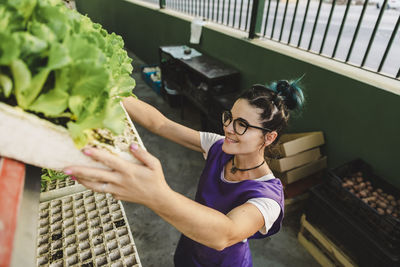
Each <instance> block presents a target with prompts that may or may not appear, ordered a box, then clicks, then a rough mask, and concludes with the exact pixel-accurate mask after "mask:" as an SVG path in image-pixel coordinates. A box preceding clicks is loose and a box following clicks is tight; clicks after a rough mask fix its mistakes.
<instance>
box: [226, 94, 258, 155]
mask: <svg viewBox="0 0 400 267" xmlns="http://www.w3.org/2000/svg"><path fill="white" fill-rule="evenodd" d="M261 112H262V110H261V109H259V108H256V107H253V106H251V105H250V104H249V102H248V101H247V100H245V99H238V100H237V101H236V102H235V104H234V105H233V107H232V109H231V113H232V122H231V123H230V124H229V125H228V126H224V132H225V140H224V143H223V145H222V150H223V151H224V152H225V153H227V154H235V155H238V154H251V153H254V152H259V151H260V148H261V147H262V145H263V143H264V134H263V131H262V130H260V129H256V128H252V127H248V128H247V130H246V132H245V133H244V134H243V135H239V134H237V133H235V131H234V129H233V121H234V120H235V119H238V118H241V119H243V120H245V121H247V122H248V124H250V125H253V126H258V127H262V125H261V123H260V121H259V118H260V116H259V114H260V113H261ZM262 152H263V151H262Z"/></svg>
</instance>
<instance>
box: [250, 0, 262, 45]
mask: <svg viewBox="0 0 400 267" xmlns="http://www.w3.org/2000/svg"><path fill="white" fill-rule="evenodd" d="M264 4H265V0H253V7H252V9H251V17H250V28H249V39H254V37H256V32H260V31H261V24H262V16H263V11H264Z"/></svg>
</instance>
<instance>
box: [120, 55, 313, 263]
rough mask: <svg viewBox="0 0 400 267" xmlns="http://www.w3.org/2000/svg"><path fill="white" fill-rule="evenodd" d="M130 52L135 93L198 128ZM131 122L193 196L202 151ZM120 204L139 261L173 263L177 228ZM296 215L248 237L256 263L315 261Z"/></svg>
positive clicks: (170, 177)
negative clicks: (146, 77)
mask: <svg viewBox="0 0 400 267" xmlns="http://www.w3.org/2000/svg"><path fill="white" fill-rule="evenodd" d="M130 56H131V58H133V66H134V73H133V76H134V78H135V80H136V83H137V85H136V88H135V89H134V93H135V94H136V95H137V96H138V98H139V99H141V100H143V101H145V102H147V103H149V104H151V105H153V106H155V107H156V108H157V109H158V110H160V111H161V112H162V113H163V114H164V115H166V116H167V117H168V118H170V119H172V120H174V121H176V122H178V123H181V124H184V125H186V126H188V127H191V128H193V129H197V130H200V116H199V113H198V111H197V110H195V109H194V108H193V107H192V106H191V105H186V106H185V119H184V120H181V118H180V109H179V108H171V107H170V106H169V104H168V103H167V102H166V101H165V100H164V99H163V98H162V97H161V96H159V95H157V94H156V93H155V92H154V91H153V90H152V89H151V88H150V87H149V86H148V85H147V84H146V83H145V82H144V81H143V80H142V78H141V76H140V66H142V65H144V64H145V63H144V62H143V61H141V60H140V59H138V58H137V57H136V56H135V55H134V54H132V53H130ZM135 126H136V128H137V130H138V132H139V135H140V137H141V139H142V140H143V142H144V145H145V146H146V148H147V150H148V151H149V152H150V153H152V154H153V155H155V156H156V157H158V158H159V159H160V161H161V163H162V166H163V170H164V174H165V178H166V180H167V182H168V184H169V185H170V187H171V188H172V189H174V190H175V191H177V192H179V193H181V194H183V195H185V196H187V197H189V198H192V199H193V198H194V195H195V192H196V187H197V182H198V179H199V177H200V174H201V171H202V169H203V167H204V163H205V161H204V158H203V157H202V155H201V154H200V153H198V152H195V151H191V150H189V149H186V148H184V147H182V146H179V145H177V144H175V143H172V142H170V141H168V140H166V139H163V138H161V137H159V136H156V135H154V134H152V133H150V132H149V131H147V130H146V129H144V128H142V127H140V126H139V125H135ZM124 207H125V211H126V215H127V217H128V220H129V223H130V227H131V230H132V234H133V237H134V240H135V243H136V246H137V249H138V253H139V257H140V259H141V262H142V265H143V267H153V266H154V267H158V266H163V267H170V266H173V254H174V251H175V247H176V244H177V241H178V238H179V236H180V233H179V232H178V231H177V230H176V229H175V228H174V227H172V226H171V225H169V224H168V223H166V222H165V221H163V220H162V219H161V218H160V217H158V216H157V215H156V214H155V213H154V212H152V211H151V210H150V209H148V208H146V207H143V206H140V205H137V204H133V203H126V202H125V203H124ZM300 215H301V210H298V211H293V212H290V213H289V214H286V215H285V219H284V221H283V228H282V230H281V231H280V232H279V233H277V234H276V235H274V236H273V237H271V238H267V239H261V240H254V241H250V246H251V249H252V255H253V262H254V266H255V267H264V266H274V267H279V266H296V267H301V266H307V267H313V266H319V264H318V263H317V262H316V261H315V260H314V258H313V257H312V256H311V255H310V254H309V253H308V252H307V251H306V250H305V249H304V248H303V247H302V246H301V245H300V244H299V243H298V241H297V233H298V230H299V227H300V225H299V221H300Z"/></svg>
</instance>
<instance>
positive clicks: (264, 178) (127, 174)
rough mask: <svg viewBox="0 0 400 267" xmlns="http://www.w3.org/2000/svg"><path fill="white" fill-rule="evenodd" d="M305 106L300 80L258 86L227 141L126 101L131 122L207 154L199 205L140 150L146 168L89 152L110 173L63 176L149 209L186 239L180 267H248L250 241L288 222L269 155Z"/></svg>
mask: <svg viewBox="0 0 400 267" xmlns="http://www.w3.org/2000/svg"><path fill="white" fill-rule="evenodd" d="M303 101H304V97H303V94H302V91H301V89H300V88H299V87H298V86H297V81H295V82H287V81H280V82H278V83H273V84H272V85H271V86H270V87H265V86H261V85H255V86H253V87H251V88H250V89H249V90H248V91H246V92H245V93H244V94H243V95H242V96H240V97H239V99H238V100H237V101H236V102H235V104H234V105H233V107H232V110H231V111H229V112H226V113H224V115H223V117H222V122H223V125H224V133H225V136H221V135H217V134H213V133H207V132H198V131H195V130H192V129H190V128H187V127H185V126H183V125H180V124H177V123H175V122H173V121H171V120H169V119H167V118H166V117H165V116H164V115H162V114H161V113H160V112H159V111H158V110H156V109H155V108H153V107H151V106H150V105H148V104H146V103H144V102H142V101H140V100H138V99H135V98H132V97H130V98H126V99H125V100H124V106H125V108H126V110H127V111H128V113H129V115H130V116H131V118H132V120H133V121H135V122H137V123H139V124H140V125H142V126H144V127H145V128H147V129H149V130H150V131H152V132H154V133H156V134H158V135H160V136H162V137H165V138H168V139H170V140H172V141H174V142H176V143H178V144H181V145H183V146H185V147H188V148H190V149H193V150H195V151H199V152H201V153H203V154H204V155H205V157H206V163H205V167H204V170H203V173H202V175H201V177H200V181H199V185H198V189H197V193H196V197H195V201H193V200H191V199H188V198H186V197H185V196H183V195H181V194H178V193H177V192H174V191H173V190H172V189H171V188H170V187H169V186H168V184H167V183H166V181H165V178H164V174H163V171H162V166H161V164H160V161H159V160H158V159H157V158H156V157H154V156H153V155H151V154H150V153H148V152H147V151H145V150H143V149H141V148H139V147H138V146H137V145H132V146H131V152H132V154H133V156H134V157H136V158H137V159H138V160H139V161H140V162H141V164H135V163H131V162H128V161H125V160H123V159H121V158H118V157H116V156H113V155H111V154H109V153H107V152H105V151H102V150H99V149H94V148H86V149H85V150H84V153H85V155H87V156H89V157H91V158H92V159H94V160H97V161H100V162H101V163H103V164H105V165H107V166H108V167H109V168H110V170H104V169H96V168H87V167H82V166H70V167H68V168H66V169H65V170H64V171H65V173H67V174H70V175H74V176H75V177H76V178H77V179H78V181H79V182H80V183H82V184H83V185H85V186H86V187H89V188H92V189H93V190H96V191H101V192H108V193H111V194H113V195H114V196H115V197H116V198H117V199H121V200H125V201H131V202H135V203H139V204H143V205H145V206H147V207H148V208H150V209H152V210H153V211H154V212H155V213H157V214H158V215H159V216H160V217H162V218H163V219H164V220H166V221H167V222H169V223H170V224H171V225H173V226H174V227H175V228H176V229H178V230H179V231H180V232H181V233H182V236H181V239H180V241H179V243H178V246H177V248H176V252H175V257H174V261H175V266H182V267H188V266H189V267H190V266H243V267H249V266H252V258H251V253H250V248H249V244H248V242H247V239H253V238H255V239H257V238H264V237H267V236H271V235H273V234H275V233H277V232H278V231H279V229H280V228H281V225H282V220H283V211H284V204H283V203H284V199H283V189H282V184H281V182H280V180H279V179H278V178H276V177H275V176H274V175H273V173H272V172H271V170H270V168H269V167H268V165H267V164H266V163H265V161H264V150H265V148H266V147H268V146H269V145H271V144H273V143H274V142H276V140H277V139H278V137H279V134H280V133H281V132H282V131H283V130H284V127H285V126H286V125H287V122H288V118H289V109H297V108H300V107H301V105H302V103H303ZM229 170H230V171H229Z"/></svg>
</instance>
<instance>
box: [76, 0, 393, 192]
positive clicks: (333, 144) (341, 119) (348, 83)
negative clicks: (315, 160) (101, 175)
mask: <svg viewBox="0 0 400 267" xmlns="http://www.w3.org/2000/svg"><path fill="white" fill-rule="evenodd" d="M77 7H78V10H80V11H81V12H82V13H84V14H85V13H88V14H89V17H91V18H92V19H93V20H94V21H96V22H99V23H101V24H102V25H103V26H104V27H105V28H106V29H108V30H110V31H115V32H116V33H118V34H121V35H122V36H123V38H124V40H125V43H126V46H127V47H128V48H129V49H130V50H132V51H133V52H134V53H135V54H136V55H138V56H139V57H140V58H142V59H143V60H144V61H146V62H147V63H157V62H158V47H159V46H160V45H180V44H187V45H190V44H189V34H190V23H189V22H187V21H183V20H181V19H178V18H175V17H172V16H169V15H166V14H163V13H161V12H159V11H158V10H152V9H149V8H146V7H142V6H140V5H137V4H134V3H131V2H127V1H124V0H113V1H109V0H78V1H77ZM191 46H192V47H194V48H195V49H197V50H199V51H201V52H202V53H204V54H207V55H210V56H213V57H215V58H218V59H219V60H221V61H223V62H225V63H227V64H229V65H231V66H233V67H236V68H237V69H239V70H240V72H241V74H242V82H241V87H242V88H246V87H248V86H250V85H251V84H253V83H265V82H270V81H272V80H277V79H291V78H296V77H299V76H301V75H302V74H303V73H306V77H305V78H304V79H303V86H304V88H305V89H304V90H305V94H306V99H307V105H306V106H305V108H304V110H303V112H302V114H301V116H296V117H293V118H292V121H291V126H290V128H289V131H291V132H302V131H316V130H321V131H323V132H324V134H325V139H326V145H325V147H324V153H325V154H326V155H327V156H328V164H329V167H331V168H332V167H336V166H339V165H340V164H342V163H345V162H347V161H350V160H352V159H354V158H356V157H360V158H362V159H364V160H365V161H367V162H369V163H370V164H372V165H373V167H374V169H375V170H376V172H377V174H378V175H380V176H381V177H382V178H385V179H387V180H388V181H389V182H391V183H393V184H395V185H396V186H397V187H399V188H400V176H399V174H398V173H399V172H400V167H399V166H400V164H399V160H400V156H399V153H400V140H399V139H400V112H399V111H400V96H398V95H395V94H392V93H389V92H387V91H383V90H380V89H378V88H375V87H373V86H370V85H368V84H364V83H361V82H359V81H356V80H353V79H350V78H348V77H345V76H342V75H339V74H337V73H334V72H330V71H328V70H326V69H323V68H320V67H317V66H315V65H312V64H309V63H307V62H303V61H300V60H296V59H293V58H291V57H288V56H285V55H282V54H279V53H276V52H274V51H270V50H267V49H264V48H261V47H258V46H255V45H253V44H251V43H250V42H248V41H247V40H245V39H237V38H233V37H230V36H227V35H225V34H221V33H219V32H216V31H212V30H210V29H206V28H204V29H203V34H202V39H201V44H200V45H195V46H193V45H191Z"/></svg>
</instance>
